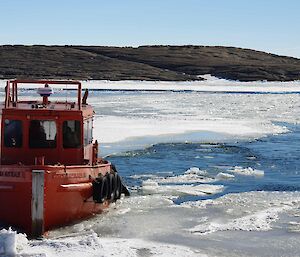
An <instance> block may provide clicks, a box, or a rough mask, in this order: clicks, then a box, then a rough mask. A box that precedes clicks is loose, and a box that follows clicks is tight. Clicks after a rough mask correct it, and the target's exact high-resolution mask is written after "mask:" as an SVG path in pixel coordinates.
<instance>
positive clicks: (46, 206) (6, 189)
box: [0, 80, 129, 237]
mask: <svg viewBox="0 0 300 257" xmlns="http://www.w3.org/2000/svg"><path fill="white" fill-rule="evenodd" d="M26 83H27V84H40V85H43V86H42V87H40V88H38V89H37V92H38V94H39V95H40V97H38V99H30V100H23V101H22V100H20V99H19V98H18V85H19V84H26ZM53 84H61V85H75V86H77V95H78V97H77V101H76V102H70V101H69V102H68V101H63V102H62V101H49V99H48V97H49V96H50V95H51V94H52V92H53V90H52V88H51V85H53ZM81 92H82V88H81V83H80V82H78V81H52V80H51V81H48V80H39V81H29V80H13V81H8V82H7V86H6V88H5V102H4V104H3V105H2V106H1V110H2V113H1V165H0V222H1V223H4V224H6V225H9V226H14V227H16V228H19V229H21V230H23V231H24V232H26V233H27V234H28V235H31V236H34V237H36V236H40V235H42V234H43V233H44V232H45V231H48V230H50V229H51V228H54V227H58V226H62V225H65V224H68V223H71V222H73V221H76V220H79V219H82V218H85V217H88V216H90V215H92V214H95V213H100V212H102V211H103V209H105V208H107V207H108V205H109V203H110V202H112V201H115V200H117V199H118V198H120V195H121V193H125V194H126V195H128V194H129V193H128V190H127V189H126V187H125V186H124V185H123V184H122V181H121V178H120V176H119V175H118V173H117V171H116V169H115V167H114V165H112V164H111V163H110V162H108V161H106V160H104V159H102V158H99V157H98V143H97V141H95V142H93V138H92V130H93V114H94V111H93V108H92V107H91V106H90V105H88V104H87V95H88V94H87V93H88V91H85V94H84V96H83V98H82V93H81Z"/></svg>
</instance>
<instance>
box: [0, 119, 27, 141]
mask: <svg viewBox="0 0 300 257" xmlns="http://www.w3.org/2000/svg"><path fill="white" fill-rule="evenodd" d="M22 141H23V126H22V121H20V120H8V119H6V120H4V145H5V146H6V147H22Z"/></svg>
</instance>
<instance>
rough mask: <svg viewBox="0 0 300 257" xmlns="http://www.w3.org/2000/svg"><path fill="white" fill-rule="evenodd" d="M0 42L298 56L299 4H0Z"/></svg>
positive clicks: (37, 0) (261, 0) (129, 0)
mask: <svg viewBox="0 0 300 257" xmlns="http://www.w3.org/2000/svg"><path fill="white" fill-rule="evenodd" d="M0 11H1V15H0V24H1V25H0V44H29V45H32V44H47V45H53V44H59V45H78V44H82V45H113V46H138V45H153V44H159V45H161V44H169V45H184V44H195V45H223V46H236V47H243V48H252V49H257V50H263V51H267V52H273V53H277V54H282V55H289V56H294V57H298V58H300V14H299V13H300V1H299V0H80V1H79V0H51V1H50V0H49V1H46V0H0Z"/></svg>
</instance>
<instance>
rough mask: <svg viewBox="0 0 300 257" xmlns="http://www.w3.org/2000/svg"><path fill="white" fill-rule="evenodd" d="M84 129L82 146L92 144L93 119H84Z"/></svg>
mask: <svg viewBox="0 0 300 257" xmlns="http://www.w3.org/2000/svg"><path fill="white" fill-rule="evenodd" d="M83 129H84V145H88V144H91V143H92V142H93V119H92V118H90V119H86V120H85V121H84V123H83Z"/></svg>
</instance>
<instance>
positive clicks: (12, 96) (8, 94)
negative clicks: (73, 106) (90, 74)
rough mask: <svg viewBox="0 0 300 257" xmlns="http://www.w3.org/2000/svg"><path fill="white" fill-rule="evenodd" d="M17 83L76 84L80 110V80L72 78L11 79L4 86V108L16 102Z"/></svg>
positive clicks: (79, 108)
mask: <svg viewBox="0 0 300 257" xmlns="http://www.w3.org/2000/svg"><path fill="white" fill-rule="evenodd" d="M18 84H44V85H45V84H48V85H77V86H78V87H77V96H78V102H77V104H78V110H81V91H82V88H81V82H79V81H72V80H11V81H7V83H6V87H5V103H4V106H5V108H8V107H10V105H11V103H17V102H18Z"/></svg>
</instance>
